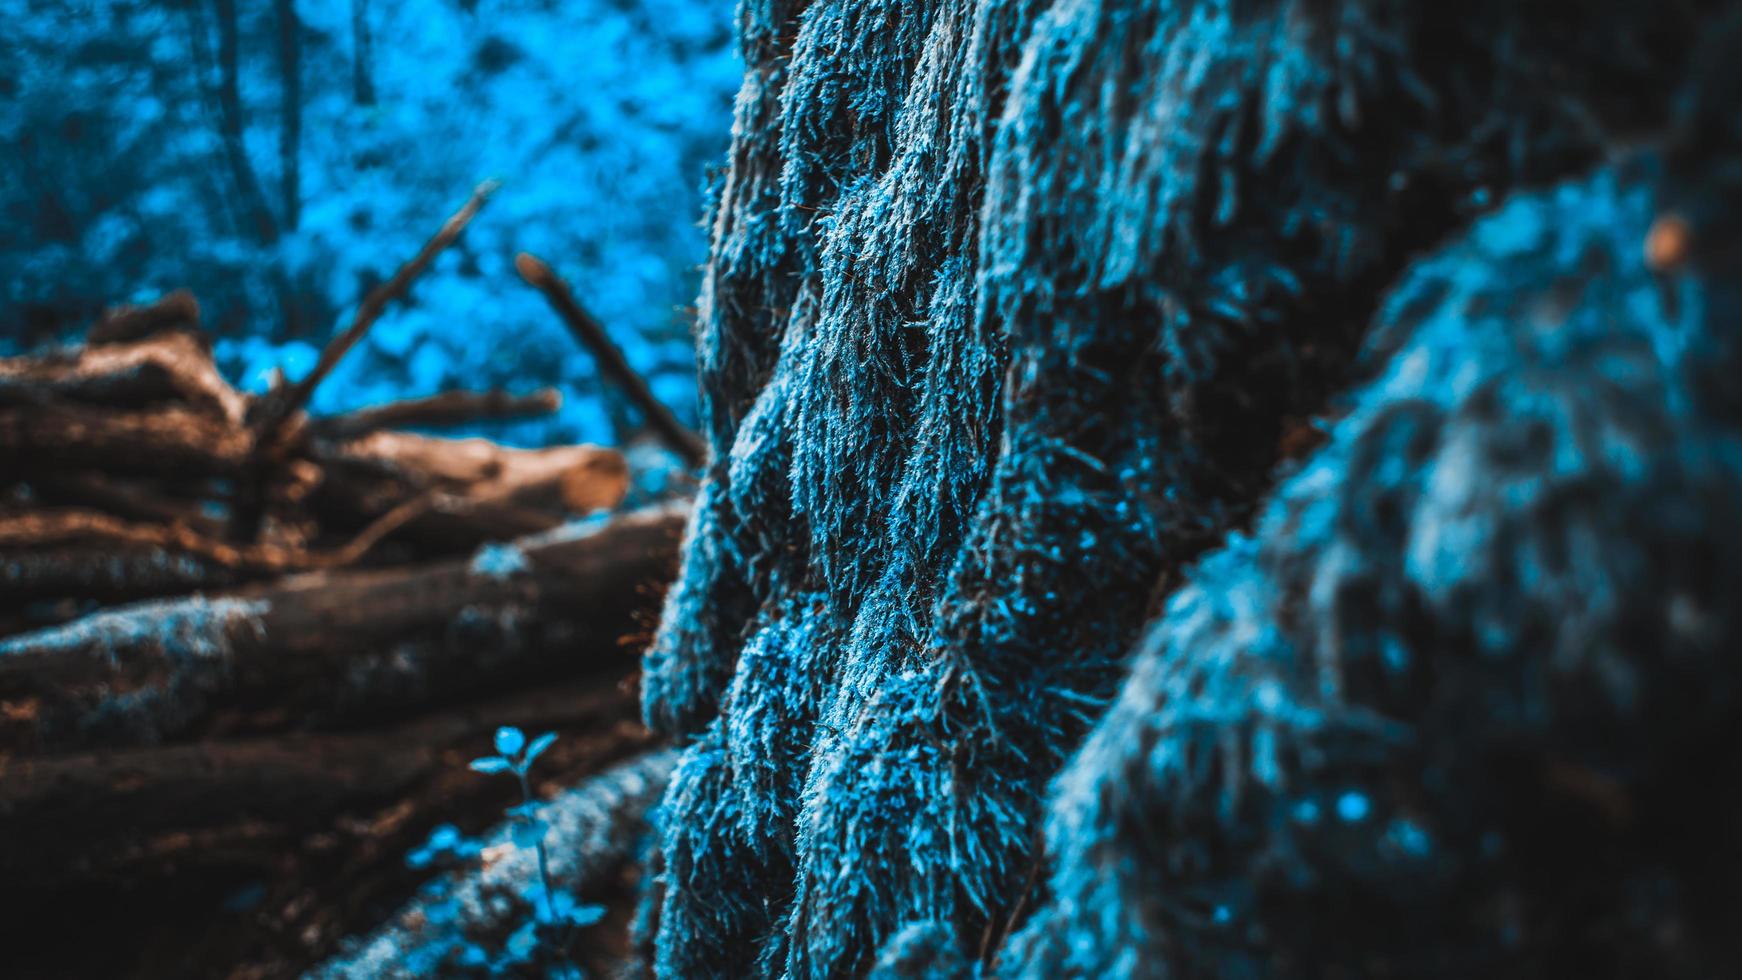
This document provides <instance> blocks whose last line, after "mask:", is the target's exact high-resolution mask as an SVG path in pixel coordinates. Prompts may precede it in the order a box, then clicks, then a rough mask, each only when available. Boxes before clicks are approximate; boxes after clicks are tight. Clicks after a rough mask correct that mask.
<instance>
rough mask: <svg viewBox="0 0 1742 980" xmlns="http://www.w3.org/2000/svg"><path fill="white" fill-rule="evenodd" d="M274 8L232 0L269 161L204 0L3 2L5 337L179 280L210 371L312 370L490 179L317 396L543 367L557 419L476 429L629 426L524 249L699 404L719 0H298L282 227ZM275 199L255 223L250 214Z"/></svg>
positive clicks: (365, 398) (0, 159) (242, 377)
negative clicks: (525, 275) (211, 342)
mask: <svg viewBox="0 0 1742 980" xmlns="http://www.w3.org/2000/svg"><path fill="white" fill-rule="evenodd" d="M275 6H276V5H274V4H270V3H265V2H252V3H250V2H245V0H244V2H240V3H237V4H236V5H235V7H236V9H237V13H238V16H237V25H236V31H237V39H236V46H237V48H238V67H237V72H236V82H237V89H238V104H237V106H236V109H235V112H236V113H237V114H239V117H240V118H239V122H238V125H239V127H240V132H241V137H242V143H241V147H240V153H241V157H242V161H241V165H242V167H243V171H242V172H243V173H244V174H251V175H252V176H251V177H247V176H245V177H243V178H238V177H237V169H236V166H235V164H234V163H233V162H232V158H231V156H230V154H229V152H228V151H229V149H230V147H231V142H230V141H229V140H228V138H227V136H226V124H227V121H228V120H229V119H230V116H231V113H230V112H229V110H227V109H226V108H225V106H224V104H223V99H222V96H221V92H222V86H223V78H224V72H223V71H222V65H221V61H220V60H219V57H218V56H219V54H220V53H221V45H222V43H223V30H222V27H221V25H220V23H219V18H218V16H217V15H216V14H215V13H214V8H213V7H212V5H210V4H204V3H200V4H167V5H166V4H138V3H132V2H126V0H99V2H96V3H72V2H66V0H50V2H47V3H37V2H35V0H30V2H22V0H5V2H0V16H3V17H4V18H5V21H6V23H7V24H8V39H7V42H6V43H5V44H4V45H0V77H3V78H5V79H6V81H5V83H4V87H3V88H0V106H3V108H0V173H4V174H6V177H5V179H3V180H0V350H6V349H8V348H12V347H15V346H17V345H19V344H29V343H32V342H35V341H43V340H48V339H50V338H53V337H55V336H58V335H61V334H64V333H65V332H66V331H67V329H68V328H71V327H75V326H77V325H79V324H81V323H82V322H84V321H86V320H88V318H89V317H90V316H91V315H92V314H93V313H95V312H96V310H97V308H98V307H99V306H101V305H103V304H105V303H110V302H121V301H130V300H136V299H141V298H147V297H151V296H154V295H156V294H158V293H160V292H166V291H168V290H170V289H174V288H178V287H182V286H187V287H190V288H192V289H193V290H194V292H195V293H196V295H197V296H198V297H199V298H200V300H201V302H202V304H203V306H204V309H205V313H206V317H205V320H206V323H207V325H208V326H210V327H212V328H213V329H215V330H216V331H217V332H218V333H219V334H220V340H219V343H218V345H217V349H216V352H215V353H216V357H217V360H218V362H219V366H220V367H221V368H222V369H223V370H224V371H225V372H226V374H227V375H229V376H230V377H231V378H232V379H233V380H235V381H237V382H238V383H239V384H240V385H241V386H242V387H244V388H245V389H246V390H250V391H260V390H262V389H263V388H264V386H265V384H266V383H267V380H268V374H269V372H270V371H271V370H272V369H273V368H276V367H282V368H284V369H285V370H286V372H287V373H288V374H290V376H291V377H293V378H294V377H299V376H300V375H301V373H302V372H303V371H305V370H306V369H307V367H308V366H309V365H310V364H312V361H313V357H314V354H315V352H316V350H317V349H318V347H319V346H320V345H321V344H322V343H324V341H325V338H326V337H327V335H328V334H329V332H330V331H331V330H333V329H335V328H336V327H337V326H338V325H340V323H341V322H342V320H343V318H345V317H347V316H348V315H349V312H350V311H351V310H352V309H353V308H354V307H355V305H356V303H357V302H358V301H359V299H360V298H361V297H362V295H363V294H364V292H365V291H366V289H367V288H368V287H369V286H371V285H372V284H375V283H378V282H381V281H382V280H384V279H385V278H386V277H387V276H389V275H390V274H391V273H392V272H393V271H394V269H395V268H396V267H397V266H398V265H399V263H401V262H403V261H405V260H406V259H408V258H410V256H411V255H412V254H413V253H415V252H416V250H417V248H418V247H419V245H421V244H422V242H423V241H424V240H425V239H426V238H427V237H428V236H429V235H431V234H432V233H434V231H435V230H436V228H437V227H438V226H439V225H440V223H441V221H442V220H443V218H444V217H445V216H446V215H447V214H449V213H451V212H452V211H453V210H454V209H455V208H456V207H457V206H458V205H459V204H460V202H462V201H463V200H464V199H465V196H466V194H467V192H468V191H469V190H470V189H471V188H472V186H473V185H474V184H475V183H477V182H478V181H480V180H482V179H485V178H491V177H494V178H500V179H501V180H502V181H503V187H502V189H501V190H500V191H499V192H498V193H497V195H496V196H495V198H494V199H493V200H492V202H491V203H490V204H489V206H488V207H486V208H485V210H484V211H483V212H482V213H481V214H480V215H479V216H478V218H477V219H476V220H475V221H474V222H473V223H472V225H471V226H470V227H469V228H468V229H467V231H466V233H465V235H464V237H463V238H462V239H461V241H460V242H459V243H458V244H457V245H456V246H455V247H454V248H453V249H451V250H450V251H449V252H447V253H446V254H444V255H443V256H442V257H441V258H440V259H438V261H437V262H436V263H435V265H434V267H433V268H431V269H430V270H429V271H428V272H427V273H425V275H424V276H423V277H422V278H421V279H420V281H419V282H418V283H417V284H416V285H415V286H414V288H413V290H412V292H411V295H410V297H409V299H408V300H407V301H406V302H405V303H403V304H400V305H397V306H395V307H394V308H392V309H390V310H389V311H388V313H387V314H386V315H385V316H384V317H383V318H382V319H381V321H380V322H379V323H377V324H376V326H375V327H374V328H373V329H372V330H371V331H370V333H369V335H368V336H367V338H366V340H365V341H364V343H363V344H362V346H360V347H359V348H358V349H357V350H356V351H354V352H353V353H352V354H351V355H350V356H349V357H348V358H347V359H346V360H345V361H344V362H343V363H342V365H341V367H340V370H339V372H338V373H337V375H336V376H335V377H334V378H333V379H332V380H331V381H329V382H328V383H327V384H325V385H323V386H322V387H321V388H320V389H319V390H318V391H317V393H316V398H315V403H314V405H313V408H314V409H315V410H316V411H317V412H322V413H332V412H338V411H343V410H347V409H351V408H356V407H360V406H363V405H369V404H375V403H380V402H385V401H390V400H394V399H398V398H405V397H414V396H419V395H428V394H434V393H436V392H438V391H442V390H448V389H454V388H469V389H483V388H511V389H515V390H530V389H532V388H536V387H538V386H540V385H556V386H558V387H560V388H562V389H563V392H564V395H565V396H566V397H565V399H564V405H563V409H562V411H561V413H560V414H559V415H558V416H556V417H555V418H547V419H533V420H525V421H518V422H511V423H495V424H493V425H492V426H491V428H490V429H489V430H488V432H489V434H490V435H492V436H496V437H500V438H503V439H505V440H506V441H509V442H512V443H517V444H543V443H549V442H555V441H593V442H601V443H610V442H615V441H619V437H620V436H621V435H622V434H623V432H624V428H625V427H626V426H628V425H630V424H632V423H633V421H634V420H633V418H631V416H630V415H629V414H628V413H627V410H626V409H624V408H623V407H622V405H621V400H620V399H616V398H613V397H611V396H610V394H609V393H608V392H607V391H605V389H604V388H603V387H602V385H603V382H602V381H601V380H600V378H599V377H598V375H597V373H596V371H595V370H594V367H593V365H592V362H591V360H590V358H589V356H588V355H587V354H586V353H585V352H584V351H583V350H581V349H580V348H579V347H578V346H577V345H576V343H575V342H574V341H573V339H572V338H571V337H569V336H568V334H567V332H566V331H565V329H564V328H563V326H562V325H561V324H560V322H559V321H558V320H557V319H556V318H555V316H554V315H553V314H552V313H551V312H550V310H549V309H548V308H547V307H546V306H545V303H544V300H543V299H542V298H541V297H540V296H539V295H538V294H537V293H536V292H534V291H533V290H532V289H530V288H529V287H527V286H525V285H524V284H523V283H521V282H520V281H519V280H518V278H517V277H516V276H515V274H514V272H513V270H512V268H511V262H512V260H513V257H514V254H515V253H516V252H517V251H521V250H526V251H531V252H534V253H536V254H539V255H541V256H543V257H545V258H546V259H548V260H549V261H551V262H552V263H553V264H554V265H555V266H556V268H557V269H558V271H559V272H561V273H562V274H563V275H565V276H566V277H567V278H568V279H569V280H570V281H571V282H572V283H573V284H574V285H575V287H576V289H577V291H578V294H579V296H580V298H581V299H582V301H583V302H584V303H585V304H586V305H587V306H588V307H589V309H591V310H592V311H593V312H594V313H595V314H596V315H598V316H599V317H600V319H601V320H602V322H604V323H606V324H608V325H609V326H610V328H611V330H612V334H613V337H614V339H615V340H616V341H617V342H618V343H619V344H620V345H621V346H622V347H623V349H624V351H625V354H626V355H627V357H628V359H629V361H630V363H631V364H632V365H633V366H634V367H635V368H636V369H637V370H639V371H641V372H642V373H643V374H644V376H646V377H647V378H648V379H649V381H650V383H651V385H652V387H653V390H654V392H655V394H656V395H657V396H658V397H660V398H661V399H662V400H664V401H665V403H666V404H667V405H669V406H670V407H672V408H673V409H674V410H675V411H676V412H677V414H678V415H679V417H680V418H693V413H694V404H695V400H696V395H695V386H694V378H693V374H694V357H693V351H692V347H691V340H690V331H689V324H688V318H687V317H686V316H685V315H683V314H681V313H680V312H679V311H678V308H679V307H681V306H687V305H689V304H690V302H691V300H692V298H693V297H694V295H695V284H696V279H695V272H694V269H695V266H696V264H697V263H698V262H699V261H700V259H701V257H702V250H703V236H702V233H701V232H700V230H699V229H698V228H697V227H696V226H695V219H696V216H697V214H698V213H699V212H700V210H701V207H702V197H701V186H702V182H703V175H704V170H705V168H706V167H707V166H709V165H711V164H712V163H714V162H715V161H716V159H717V158H718V155H719V152H720V150H721V148H722V146H723V144H724V142H725V139H726V132H727V120H728V114H729V111H730V99H731V91H732V88H733V86H734V85H735V84H736V82H737V79H738V77H739V74H740V71H741V67H740V64H739V61H738V59H737V57H736V56H735V53H734V52H733V50H732V46H731V43H730V31H729V26H730V25H729V20H730V18H729V13H728V11H726V10H723V9H720V8H718V7H717V6H714V5H710V4H706V3H701V2H697V0H640V2H637V3H633V4H623V3H615V2H611V0H585V2H579V3H561V4H552V3H547V2H543V0H479V2H475V3H472V2H466V3H455V2H451V0H411V2H394V3H381V2H375V3H368V2H357V0H296V2H295V3H294V4H293V5H292V8H293V9H294V12H295V16H296V18H297V21H298V24H299V29H300V37H301V44H300V47H301V62H300V72H299V73H298V77H299V79H300V89H301V96H302V98H301V103H300V104H301V114H300V141H299V143H298V144H297V150H296V152H295V153H294V155H293V159H294V160H295V161H296V163H297V174H298V177H299V183H298V192H297V194H296V198H297V201H298V207H297V210H296V212H295V214H294V217H293V215H292V214H291V213H290V208H289V206H288V205H287V204H286V203H285V202H283V201H280V200H279V199H278V197H279V195H278V194H277V192H276V190H277V188H278V186H279V184H280V182H281V181H282V180H283V179H284V178H285V172H286V169H287V168H286V167H285V166H284V160H285V159H286V158H285V157H284V155H283V153H282V150H281V140H282V138H283V136H284V133H285V126H286V125H287V123H288V122H289V117H288V116H287V115H286V114H285V113H284V112H283V111H282V106H281V101H280V99H281V93H282V92H283V91H284V88H285V84H286V83H285V79H284V72H283V68H282V66H281V65H280V63H279V62H278V60H277V58H276V57H275V56H274V54H275V51H276V43H277V42H276V32H277V31H279V30H280V28H281V25H280V24H279V23H278V21H277V19H276V17H275V16H274V10H275ZM358 11H361V12H362V21H361V22H355V21H354V20H353V15H354V14H355V13H356V12H358ZM359 23H360V26H361V28H362V33H359V31H358V27H359ZM370 38H373V41H372V42H371V41H369V39H370ZM359 72H361V73H362V74H363V75H365V76H367V78H368V79H369V81H368V87H369V91H368V92H366V93H365V92H363V91H361V90H360V89H359V83H358V81H357V79H358V77H359ZM251 185H258V187H259V188H266V189H267V190H266V191H261V190H259V189H258V188H256V189H255V190H253V191H250V186H251ZM262 196H263V197H265V198H266V200H264V201H261V202H259V204H258V205H254V204H251V203H250V202H251V201H252V200H253V199H254V198H257V197H262ZM262 209H263V210H264V211H265V212H267V213H266V215H265V218H264V222H263V223H264V224H266V225H268V226H269V228H268V230H267V231H265V232H263V231H261V230H260V229H259V228H258V227H256V225H257V224H260V223H261V222H255V221H251V220H250V219H249V212H250V211H251V210H262Z"/></svg>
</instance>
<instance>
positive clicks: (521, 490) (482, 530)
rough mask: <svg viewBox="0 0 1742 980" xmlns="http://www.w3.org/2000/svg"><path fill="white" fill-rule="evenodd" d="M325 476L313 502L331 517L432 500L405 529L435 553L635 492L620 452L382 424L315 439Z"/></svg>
mask: <svg viewBox="0 0 1742 980" xmlns="http://www.w3.org/2000/svg"><path fill="white" fill-rule="evenodd" d="M314 454H315V457H316V458H317V459H319V460H320V462H321V465H322V467H323V469H324V471H325V472H326V474H327V475H328V479H327V481H326V483H325V485H324V486H323V487H322V488H321V490H320V493H319V495H318V499H316V500H314V501H312V502H311V503H312V506H314V507H315V508H316V509H317V510H319V511H321V512H323V513H325V514H327V515H328V516H329V517H330V518H333V519H334V522H335V523H337V524H340V525H343V524H345V523H347V522H350V523H355V522H359V521H366V520H373V519H375V518H376V517H378V516H379V515H380V514H381V513H383V512H385V511H386V510H388V509H390V508H392V507H395V506H398V505H399V504H400V503H402V502H403V501H405V500H406V499H408V498H410V497H411V496H413V495H417V494H426V493H427V494H429V497H430V506H429V508H428V510H427V511H426V512H425V513H423V514H421V515H419V516H418V517H417V519H415V520H413V521H409V522H407V525H406V527H405V528H404V530H403V532H402V533H401V534H400V537H401V538H402V539H406V540H413V541H416V542H418V543H420V544H421V545H423V546H424V547H425V548H426V549H428V550H430V551H431V552H433V553H436V554H444V553H445V554H451V553H453V552H456V551H468V550H471V549H473V548H476V547H478V546H479V545H481V544H484V543H486V542H489V541H506V540H512V539H514V538H519V537H524V536H526V535H529V534H538V533H541V532H543V531H548V530H550V529H551V528H553V527H556V526H558V525H560V524H562V523H563V522H564V521H565V520H567V519H568V517H569V516H570V515H573V514H585V513H590V512H592V511H596V510H605V509H608V508H611V507H614V506H616V505H617V504H618V503H619V502H620V501H621V500H622V499H623V497H624V495H625V494H626V493H627V492H628V489H629V468H628V465H627V464H626V463H625V462H624V459H623V456H622V454H621V453H619V452H617V451H616V450H614V449H604V448H600V447H597V446H559V447H553V448H549V449H513V448H509V447H506V446H501V445H498V444H496V443H493V442H489V441H487V440H484V439H443V438H439V437H436V436H422V435H415V434H412V433H406V432H376V433H373V434H371V435H368V436H365V437H363V438H360V439H354V440H350V441H347V442H344V443H341V444H338V445H334V446H325V447H317V448H316V449H315V450H314Z"/></svg>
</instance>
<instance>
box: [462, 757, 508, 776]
mask: <svg viewBox="0 0 1742 980" xmlns="http://www.w3.org/2000/svg"><path fill="white" fill-rule="evenodd" d="M468 768H470V769H471V770H472V771H473V772H507V771H508V770H509V769H511V768H513V765H512V764H511V763H510V762H509V761H508V760H507V759H504V758H502V757H501V756H499V755H487V756H484V757H483V758H481V759H473V760H472V762H471V765H470V766H468Z"/></svg>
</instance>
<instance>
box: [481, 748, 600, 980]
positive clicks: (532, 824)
mask: <svg viewBox="0 0 1742 980" xmlns="http://www.w3.org/2000/svg"><path fill="white" fill-rule="evenodd" d="M555 741H556V733H555V732H545V733H544V734H543V735H540V736H538V737H537V738H535V739H533V740H532V741H531V742H530V743H529V742H528V741H527V740H526V733H525V732H522V731H521V730H520V729H518V728H515V727H513V726H511V725H510V726H504V727H502V728H498V729H496V754H495V755H487V756H483V757H482V758H478V759H473V760H472V762H471V768H472V769H473V771H475V772H482V773H513V774H514V778H515V779H516V780H518V781H519V783H520V803H519V804H518V805H516V806H511V807H509V808H508V810H507V813H508V816H509V817H510V819H511V821H512V823H511V824H510V826H509V831H508V834H509V838H510V839H511V840H513V841H514V844H515V846H517V847H521V848H525V849H526V850H529V851H532V852H534V853H535V854H537V855H538V883H539V892H540V901H539V903H538V904H537V905H535V906H534V910H535V912H536V914H537V915H538V923H544V924H547V925H552V926H558V925H560V926H561V927H562V931H563V935H564V937H565V939H564V941H563V942H562V943H560V944H559V946H560V951H561V952H563V953H564V954H565V955H566V951H567V947H568V942H567V938H566V937H567V936H568V935H569V934H570V932H571V930H573V929H576V928H579V927H581V926H589V925H592V924H593V923H595V922H597V921H599V920H600V919H601V918H603V917H604V915H605V909H604V907H603V906H599V905H583V904H581V903H579V902H577V901H575V898H574V896H573V895H570V894H569V893H568V892H562V891H557V890H556V889H555V888H553V887H552V886H551V880H550V860H549V858H548V857H547V855H546V852H545V847H544V838H545V835H546V834H548V833H549V832H550V824H548V823H546V822H545V821H544V820H542V819H541V818H540V817H539V815H538V814H539V810H540V806H539V804H538V802H537V801H536V800H534V799H533V797H532V782H531V780H530V779H529V778H528V774H529V773H530V772H531V771H532V764H533V762H535V761H537V759H538V757H539V756H540V755H542V754H544V751H545V750H546V749H548V748H550V747H551V743H553V742H555ZM538 923H533V922H529V923H527V924H526V925H525V926H523V927H522V928H521V929H519V930H517V931H516V932H515V934H514V935H513V936H512V937H511V938H510V939H509V951H510V953H511V954H513V955H514V956H515V957H516V958H517V959H525V958H526V957H528V956H530V955H531V953H532V949H533V947H534V945H535V940H536V936H537V925H538Z"/></svg>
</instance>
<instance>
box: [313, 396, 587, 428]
mask: <svg viewBox="0 0 1742 980" xmlns="http://www.w3.org/2000/svg"><path fill="white" fill-rule="evenodd" d="M561 407H562V395H561V394H560V393H559V392H558V391H557V390H556V389H555V388H543V389H540V390H539V391H535V392H533V393H531V394H528V395H513V394H509V393H508V392H505V391H449V392H443V393H442V394H439V395H434V396H432V397H429V398H414V399H408V400H406V401H398V402H390V403H388V404H386V405H377V406H374V407H371V408H364V409H359V410H358V411H355V412H349V413H347V414H344V415H335V416H330V417H327V418H320V419H311V420H310V421H309V432H310V434H311V435H312V436H314V437H315V438H319V439H337V440H343V439H355V438H357V437H358V436H364V435H368V434H369V433H371V432H378V431H381V430H383V429H406V428H413V427H426V428H440V427H443V426H453V425H465V424H467V423H469V422H476V421H479V420H482V419H512V418H527V417H534V416H539V415H549V414H551V413H552V412H555V411H556V410H558V409H559V408H561Z"/></svg>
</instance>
